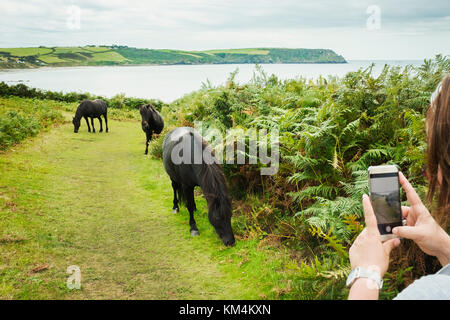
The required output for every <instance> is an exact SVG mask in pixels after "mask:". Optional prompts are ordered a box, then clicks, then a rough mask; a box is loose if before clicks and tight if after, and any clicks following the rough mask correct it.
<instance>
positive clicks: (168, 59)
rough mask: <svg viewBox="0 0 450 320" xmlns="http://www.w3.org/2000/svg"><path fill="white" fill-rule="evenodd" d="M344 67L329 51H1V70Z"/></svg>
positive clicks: (120, 48) (118, 48) (97, 48)
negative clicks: (280, 65)
mask: <svg viewBox="0 0 450 320" xmlns="http://www.w3.org/2000/svg"><path fill="white" fill-rule="evenodd" d="M274 62H276V63H323V62H328V63H331V62H335V63H345V62H346V61H345V59H344V58H343V57H341V56H339V55H337V54H336V53H334V52H333V51H331V50H326V49H276V48H262V49H258V48H249V49H224V50H207V51H182V50H168V49H138V48H131V47H127V46H85V47H50V48H47V47H39V48H0V68H25V67H41V66H55V67H58V66H85V65H123V64H213V63H274Z"/></svg>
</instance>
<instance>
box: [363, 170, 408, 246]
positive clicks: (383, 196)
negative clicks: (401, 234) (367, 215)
mask: <svg viewBox="0 0 450 320" xmlns="http://www.w3.org/2000/svg"><path fill="white" fill-rule="evenodd" d="M369 189H370V201H371V202H372V207H373V211H374V212H375V216H376V218H377V223H378V230H379V231H380V234H381V241H386V240H389V239H392V238H395V237H396V236H395V235H394V234H392V229H393V228H394V227H398V226H401V225H402V207H401V203H400V182H399V179H398V168H397V166H395V165H384V166H371V167H369Z"/></svg>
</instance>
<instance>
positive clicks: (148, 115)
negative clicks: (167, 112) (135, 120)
mask: <svg viewBox="0 0 450 320" xmlns="http://www.w3.org/2000/svg"><path fill="white" fill-rule="evenodd" d="M139 112H140V113H141V118H142V131H144V132H145V134H146V136H147V141H146V143H145V144H146V145H145V154H147V153H148V143H149V141H150V140H152V134H153V133H156V134H160V133H161V131H162V130H163V128H164V120H163V118H162V117H161V115H160V114H159V112H158V111H157V110H156V109H155V108H154V107H153V106H152V105H151V104H144V105H142V106H141V107H140V108H139Z"/></svg>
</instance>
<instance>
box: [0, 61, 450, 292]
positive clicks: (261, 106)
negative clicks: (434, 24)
mask: <svg viewBox="0 0 450 320" xmlns="http://www.w3.org/2000/svg"><path fill="white" fill-rule="evenodd" d="M449 72H450V60H449V58H448V57H446V56H441V55H438V56H436V58H435V59H434V60H425V61H424V63H423V65H422V66H420V67H418V68H415V69H413V68H412V67H406V68H404V69H401V68H399V67H389V66H386V67H385V69H384V70H383V72H382V73H381V74H380V75H379V76H374V75H373V74H372V68H371V67H369V68H367V69H365V70H359V71H356V72H350V73H348V74H347V75H346V76H345V77H343V78H335V77H330V78H327V79H325V78H319V79H318V80H316V81H312V80H307V79H303V78H298V79H290V80H283V81H281V80H279V79H277V78H276V76H274V75H270V76H269V75H267V74H265V72H264V70H263V69H262V68H261V67H259V66H258V67H257V69H256V71H255V74H254V77H253V79H252V80H251V81H250V82H249V83H246V84H238V83H235V81H234V77H235V76H236V74H237V71H236V72H234V73H232V74H231V75H230V77H229V79H228V82H227V84H226V85H223V86H219V87H211V86H207V85H205V86H203V87H202V88H201V89H199V90H198V91H195V92H193V93H191V94H188V95H186V96H184V97H183V98H181V99H178V100H176V101H175V102H173V103H171V104H168V105H166V104H162V103H161V104H158V102H157V101H155V102H154V103H155V105H156V106H157V108H158V110H160V111H161V113H162V115H163V117H164V120H165V123H166V131H165V132H167V128H169V127H174V126H186V125H187V126H193V125H194V122H196V121H202V126H203V128H207V127H212V128H215V129H217V130H219V131H220V132H221V133H223V134H226V133H227V130H230V129H243V128H257V129H267V130H268V131H269V133H270V132H271V131H272V130H274V129H277V130H278V132H279V145H280V159H279V160H280V161H279V170H278V172H277V174H276V175H273V176H261V175H260V170H261V168H263V167H265V165H264V164H263V163H260V162H258V163H257V164H251V165H250V164H246V165H236V164H224V165H223V170H224V173H225V176H226V178H227V181H228V185H229V188H230V192H231V195H232V197H233V218H232V226H233V230H234V233H235V235H236V238H237V243H236V246H234V247H231V248H225V247H224V246H223V245H222V244H221V241H220V240H219V239H218V237H217V235H216V234H215V232H214V230H213V228H212V227H211V226H210V225H209V222H208V218H207V215H206V211H207V210H206V203H205V201H204V200H203V198H202V197H201V195H200V190H198V191H197V198H196V199H197V207H198V208H199V212H198V213H197V216H196V217H198V221H197V224H198V227H199V229H200V234H201V235H200V237H198V238H192V237H191V236H190V235H189V230H188V229H189V227H188V214H187V211H186V209H185V208H183V209H182V210H181V212H180V214H179V215H173V214H172V213H171V207H172V191H171V187H170V183H169V179H168V177H167V175H166V174H165V172H164V169H163V167H162V163H161V159H160V157H161V143H162V138H163V136H164V133H165V132H163V133H162V134H161V135H160V136H159V138H158V139H155V140H154V141H152V143H151V146H150V154H151V156H150V157H145V156H144V155H143V152H144V141H145V139H144V134H143V132H142V131H141V128H140V122H139V120H140V119H139V114H138V111H137V110H136V107H137V106H138V105H139V103H141V102H142V100H140V99H137V98H128V97H124V96H120V95H119V96H116V97H115V98H113V99H111V100H108V104H110V109H109V110H110V111H109V112H110V114H111V119H112V121H111V124H110V130H111V132H110V133H108V134H95V135H94V134H88V133H87V132H86V127H85V126H84V125H82V127H81V129H80V133H78V134H74V133H73V127H72V125H71V123H70V119H71V115H72V114H73V112H74V110H75V108H76V106H77V102H76V101H77V99H82V98H85V97H86V96H85V95H83V94H79V95H77V94H71V93H68V94H60V93H52V92H42V91H39V90H34V89H30V88H27V87H25V86H23V85H17V86H11V87H9V86H7V85H6V84H0V96H3V97H2V98H1V100H0V102H1V104H0V121H5V119H6V120H7V121H6V122H8V121H12V120H11V119H9V118H11V117H10V114H11V113H10V111H11V110H12V109H15V108H16V109H17V110H16V113H17V114H18V115H19V116H23V117H25V116H26V115H27V114H28V116H29V118H26V119H25V120H26V121H25V123H28V122H36V123H47V124H46V125H41V126H40V127H38V128H37V129H36V130H35V131H33V135H32V136H34V137H32V138H29V137H30V135H24V134H21V135H18V136H19V138H18V139H16V140H14V141H13V142H12V143H9V144H7V145H4V147H3V149H4V151H3V152H2V153H1V154H0V172H1V173H2V174H1V176H0V258H1V259H2V260H1V261H0V297H2V298H23V299H30V298H42V299H50V298H63V299H75V298H117V299H122V298H133V299H134V298H137V299H140V298H159V299H180V298H189V299H196V298H198V299H211V298H227V299H345V298H346V297H347V294H348V290H347V289H346V288H345V279H346V277H347V275H348V273H349V271H350V266H349V260H348V249H349V247H350V245H351V244H352V242H353V240H354V239H355V237H356V236H357V235H358V234H359V233H360V232H361V230H362V229H363V228H364V222H363V221H364V219H363V217H362V208H361V196H362V194H364V193H367V191H368V190H367V189H368V187H367V179H368V177H367V168H368V166H370V165H378V164H383V163H395V164H397V165H398V166H399V167H400V168H401V170H402V172H403V173H404V174H405V175H406V176H407V177H408V179H409V180H410V181H411V183H412V184H413V186H414V187H415V188H416V190H417V191H418V193H419V195H420V196H421V197H424V195H425V194H426V191H427V183H426V180H425V177H424V175H423V166H424V164H425V153H426V143H425V126H424V120H425V112H426V108H427V105H428V101H429V97H430V95H431V93H432V92H433V91H434V89H435V88H436V85H437V84H438V83H439V81H440V79H442V77H443V76H444V75H445V74H448V73H449ZM18 96H20V97H18ZM92 96H93V95H89V97H92ZM15 106H16V107H15ZM33 108H34V109H33ZM29 110H33V111H32V112H30V111H29ZM40 110H42V111H40ZM50 110H51V111H53V112H54V113H55V114H56V115H55V116H54V117H53V118H51V119H54V120H52V121H47V120H45V119H47V118H48V117H43V116H41V115H46V114H48V112H49V111H50ZM13 111H14V110H13ZM16 117H17V115H16ZM6 122H5V123H6ZM0 123H2V122H0ZM8 123H9V122H8ZM9 128H19V129H18V132H28V131H27V129H26V127H25V129H24V130H20V127H17V126H15V125H11V126H9ZM39 132H40V133H39ZM0 133H2V132H0ZM11 136H13V135H11ZM3 137H9V135H4V136H3ZM5 141H6V140H5ZM246 143H248V142H246ZM246 150H249V148H248V146H247V148H246ZM269 152H270V151H269ZM246 157H249V155H248V154H246ZM402 201H403V202H402V203H403V204H407V203H406V199H405V196H404V194H403V195H402ZM196 220H197V218H196ZM448 227H449V226H444V228H447V229H448ZM70 265H77V266H79V267H80V268H81V270H82V276H83V279H84V280H82V289H81V290H80V291H77V290H75V291H72V290H68V289H67V288H66V286H65V281H66V279H67V276H68V275H67V274H66V273H65V272H66V268H67V267H68V266H70ZM438 268H439V265H438V264H437V261H436V259H432V258H430V257H427V256H425V255H424V254H421V253H420V250H419V249H418V248H417V247H416V246H415V245H414V244H412V243H410V242H408V241H402V244H401V246H400V248H398V249H396V250H395V251H394V252H393V254H392V255H391V262H390V269H389V272H388V273H387V274H386V275H385V278H384V287H383V291H382V292H381V298H382V299H391V298H393V297H395V295H396V294H397V293H398V292H399V291H400V290H402V289H403V288H404V287H405V286H407V285H408V284H410V283H411V282H412V281H413V280H414V279H417V278H419V277H420V276H422V275H424V274H427V273H433V272H435V271H436V270H437V269H438Z"/></svg>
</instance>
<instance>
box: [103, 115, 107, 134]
mask: <svg viewBox="0 0 450 320" xmlns="http://www.w3.org/2000/svg"><path fill="white" fill-rule="evenodd" d="M103 117H104V118H105V126H106V132H108V117H107V116H106V113H105V114H104V115H103Z"/></svg>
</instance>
